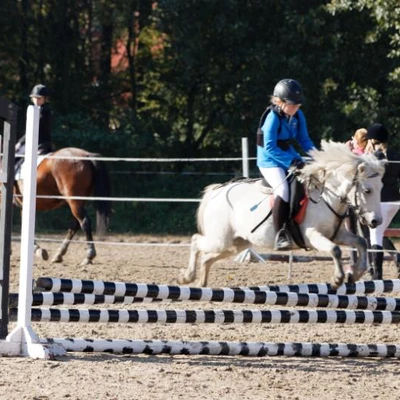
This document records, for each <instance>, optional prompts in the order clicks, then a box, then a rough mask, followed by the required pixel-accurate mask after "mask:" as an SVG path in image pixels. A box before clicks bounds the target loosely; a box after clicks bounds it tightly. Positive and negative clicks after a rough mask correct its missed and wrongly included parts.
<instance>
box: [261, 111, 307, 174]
mask: <svg viewBox="0 0 400 400" xmlns="http://www.w3.org/2000/svg"><path fill="white" fill-rule="evenodd" d="M261 130H262V132H263V135H264V146H263V147H261V146H257V166H258V167H260V168H272V167H281V168H283V169H285V170H287V169H288V168H289V167H290V164H291V163H292V161H293V160H294V159H295V158H299V159H300V158H301V156H300V154H299V153H298V152H297V151H296V150H295V149H294V147H293V146H292V145H291V144H290V145H289V147H288V149H287V150H282V149H281V148H280V147H279V146H278V143H277V142H278V140H293V139H295V140H297V142H298V143H299V145H300V146H301V148H302V149H303V150H304V151H305V152H308V151H309V150H311V149H312V148H314V147H315V146H314V143H313V142H312V141H311V139H310V138H309V136H308V130H307V123H306V119H305V117H304V114H303V112H302V111H301V110H298V111H297V115H296V117H292V118H291V119H290V121H289V118H288V117H286V116H283V117H280V116H279V115H278V114H277V113H276V112H274V111H271V112H270V113H269V114H268V115H267V118H266V119H265V122H264V125H263V126H262V127H261ZM278 130H279V133H278Z"/></svg>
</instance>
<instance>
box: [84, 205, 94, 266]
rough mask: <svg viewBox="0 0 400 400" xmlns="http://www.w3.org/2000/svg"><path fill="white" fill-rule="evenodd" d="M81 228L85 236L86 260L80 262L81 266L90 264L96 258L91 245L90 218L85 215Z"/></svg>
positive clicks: (92, 244)
mask: <svg viewBox="0 0 400 400" xmlns="http://www.w3.org/2000/svg"><path fill="white" fill-rule="evenodd" d="M81 228H82V230H83V232H85V234H86V258H85V259H84V260H83V261H82V262H81V265H87V264H91V263H92V260H93V259H94V258H95V257H96V249H95V247H94V243H93V235H92V223H91V221H90V218H89V217H88V216H87V215H86V212H85V218H83V221H82V223H81Z"/></svg>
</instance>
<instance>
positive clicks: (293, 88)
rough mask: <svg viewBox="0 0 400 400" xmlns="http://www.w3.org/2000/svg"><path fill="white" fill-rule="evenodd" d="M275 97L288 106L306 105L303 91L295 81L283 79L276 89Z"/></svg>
mask: <svg viewBox="0 0 400 400" xmlns="http://www.w3.org/2000/svg"><path fill="white" fill-rule="evenodd" d="M274 96H275V97H279V98H280V99H281V100H282V101H284V102H285V103H288V104H301V103H304V95H303V90H302V89H301V86H300V84H299V82H297V81H295V80H294V79H282V80H281V81H279V82H278V83H277V84H276V85H275V88H274Z"/></svg>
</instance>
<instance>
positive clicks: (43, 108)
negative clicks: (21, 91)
mask: <svg viewBox="0 0 400 400" xmlns="http://www.w3.org/2000/svg"><path fill="white" fill-rule="evenodd" d="M30 97H31V100H32V102H33V104H34V105H36V106H39V107H40V119H39V140H38V154H47V153H50V152H52V151H54V144H53V142H52V138H51V131H52V125H53V112H52V110H51V107H50V104H49V103H48V97H49V90H48V89H47V87H46V86H45V85H42V84H39V85H36V86H34V87H33V89H32V92H31V94H30ZM25 139H26V138H25V135H23V136H22V137H21V138H20V139H19V140H18V142H17V144H16V146H15V150H16V154H25ZM23 160H24V158H23V157H20V158H17V159H16V162H15V171H17V170H18V169H19V167H20V166H21V164H22V163H23Z"/></svg>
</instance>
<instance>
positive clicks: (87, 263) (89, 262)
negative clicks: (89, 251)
mask: <svg viewBox="0 0 400 400" xmlns="http://www.w3.org/2000/svg"><path fill="white" fill-rule="evenodd" d="M89 264H93V261H92V260H90V259H89V258H85V259H84V260H83V261H82V262H81V267H83V266H85V265H89Z"/></svg>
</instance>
